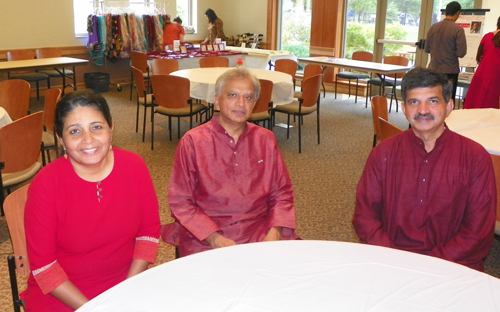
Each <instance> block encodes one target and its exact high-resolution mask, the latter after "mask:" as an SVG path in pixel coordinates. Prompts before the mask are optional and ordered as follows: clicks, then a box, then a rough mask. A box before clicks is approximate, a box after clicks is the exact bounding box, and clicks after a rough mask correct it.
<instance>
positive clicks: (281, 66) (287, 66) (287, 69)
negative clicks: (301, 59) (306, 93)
mask: <svg viewBox="0 0 500 312" xmlns="http://www.w3.org/2000/svg"><path fill="white" fill-rule="evenodd" d="M274 70H275V71H279V72H282V73H285V74H289V75H290V76H292V79H293V80H294V81H295V74H296V73H297V62H295V61H294V60H288V59H282V60H276V62H274Z"/></svg>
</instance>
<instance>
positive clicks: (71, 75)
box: [35, 48, 76, 94]
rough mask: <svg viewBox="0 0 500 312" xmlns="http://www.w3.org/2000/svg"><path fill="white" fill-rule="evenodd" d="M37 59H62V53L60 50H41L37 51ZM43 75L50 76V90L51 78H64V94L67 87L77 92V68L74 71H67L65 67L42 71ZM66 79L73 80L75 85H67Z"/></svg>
mask: <svg viewBox="0 0 500 312" xmlns="http://www.w3.org/2000/svg"><path fill="white" fill-rule="evenodd" d="M35 54H36V58H37V59H43V58H52V57H61V56H62V52H61V50H60V49H59V48H39V49H36V50H35ZM40 72H41V73H44V74H46V75H48V76H49V80H48V85H47V86H48V88H49V89H50V78H62V93H63V94H64V90H65V89H66V87H71V88H73V90H76V83H75V66H73V70H69V69H65V68H64V67H63V68H61V69H59V68H54V69H42V70H40ZM66 78H68V79H71V80H73V84H70V85H66Z"/></svg>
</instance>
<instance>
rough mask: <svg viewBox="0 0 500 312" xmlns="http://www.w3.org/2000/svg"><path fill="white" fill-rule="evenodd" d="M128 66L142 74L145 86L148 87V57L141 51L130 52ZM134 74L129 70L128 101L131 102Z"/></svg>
mask: <svg viewBox="0 0 500 312" xmlns="http://www.w3.org/2000/svg"><path fill="white" fill-rule="evenodd" d="M130 66H131V67H132V66H134V67H135V68H137V69H139V70H140V71H141V72H142V76H143V79H144V80H145V81H146V85H147V86H149V82H150V74H149V65H148V56H147V55H146V53H144V52H141V51H130ZM134 81H135V79H134V74H133V73H132V69H130V100H131V101H132V87H133V85H134Z"/></svg>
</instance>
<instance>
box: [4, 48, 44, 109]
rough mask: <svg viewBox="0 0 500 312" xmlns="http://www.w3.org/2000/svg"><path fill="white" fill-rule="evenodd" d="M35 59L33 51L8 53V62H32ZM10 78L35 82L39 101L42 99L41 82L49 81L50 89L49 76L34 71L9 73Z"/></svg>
mask: <svg viewBox="0 0 500 312" xmlns="http://www.w3.org/2000/svg"><path fill="white" fill-rule="evenodd" d="M34 58H35V52H33V51H31V50H12V51H8V52H7V61H20V60H32V59H34ZM8 77H9V79H23V80H26V81H28V82H35V83H36V99H37V100H38V99H40V81H42V80H47V86H49V87H50V78H49V76H48V75H47V74H44V73H37V72H35V71H32V70H23V71H17V72H9V73H8ZM30 88H31V87H30Z"/></svg>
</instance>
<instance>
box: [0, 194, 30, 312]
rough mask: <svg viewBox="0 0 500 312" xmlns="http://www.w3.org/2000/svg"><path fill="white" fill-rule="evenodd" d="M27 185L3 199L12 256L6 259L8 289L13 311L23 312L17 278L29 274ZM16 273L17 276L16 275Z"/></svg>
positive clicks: (25, 276)
mask: <svg viewBox="0 0 500 312" xmlns="http://www.w3.org/2000/svg"><path fill="white" fill-rule="evenodd" d="M28 188H29V184H28V185H25V186H23V187H21V188H19V189H18V190H16V191H14V192H13V193H12V194H10V195H9V196H7V198H5V202H4V207H5V221H7V227H8V228H9V234H10V241H11V244H12V250H13V255H9V256H8V257H7V265H8V268H9V277H10V287H11V290H12V302H13V304H14V311H15V312H21V307H23V311H24V302H23V300H22V299H21V298H20V297H19V288H18V286H17V276H21V277H24V278H27V277H28V276H29V274H30V264H29V260H28V251H27V246H26V233H25V230H24V206H25V204H26V200H27V197H28ZM16 273H17V274H16Z"/></svg>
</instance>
